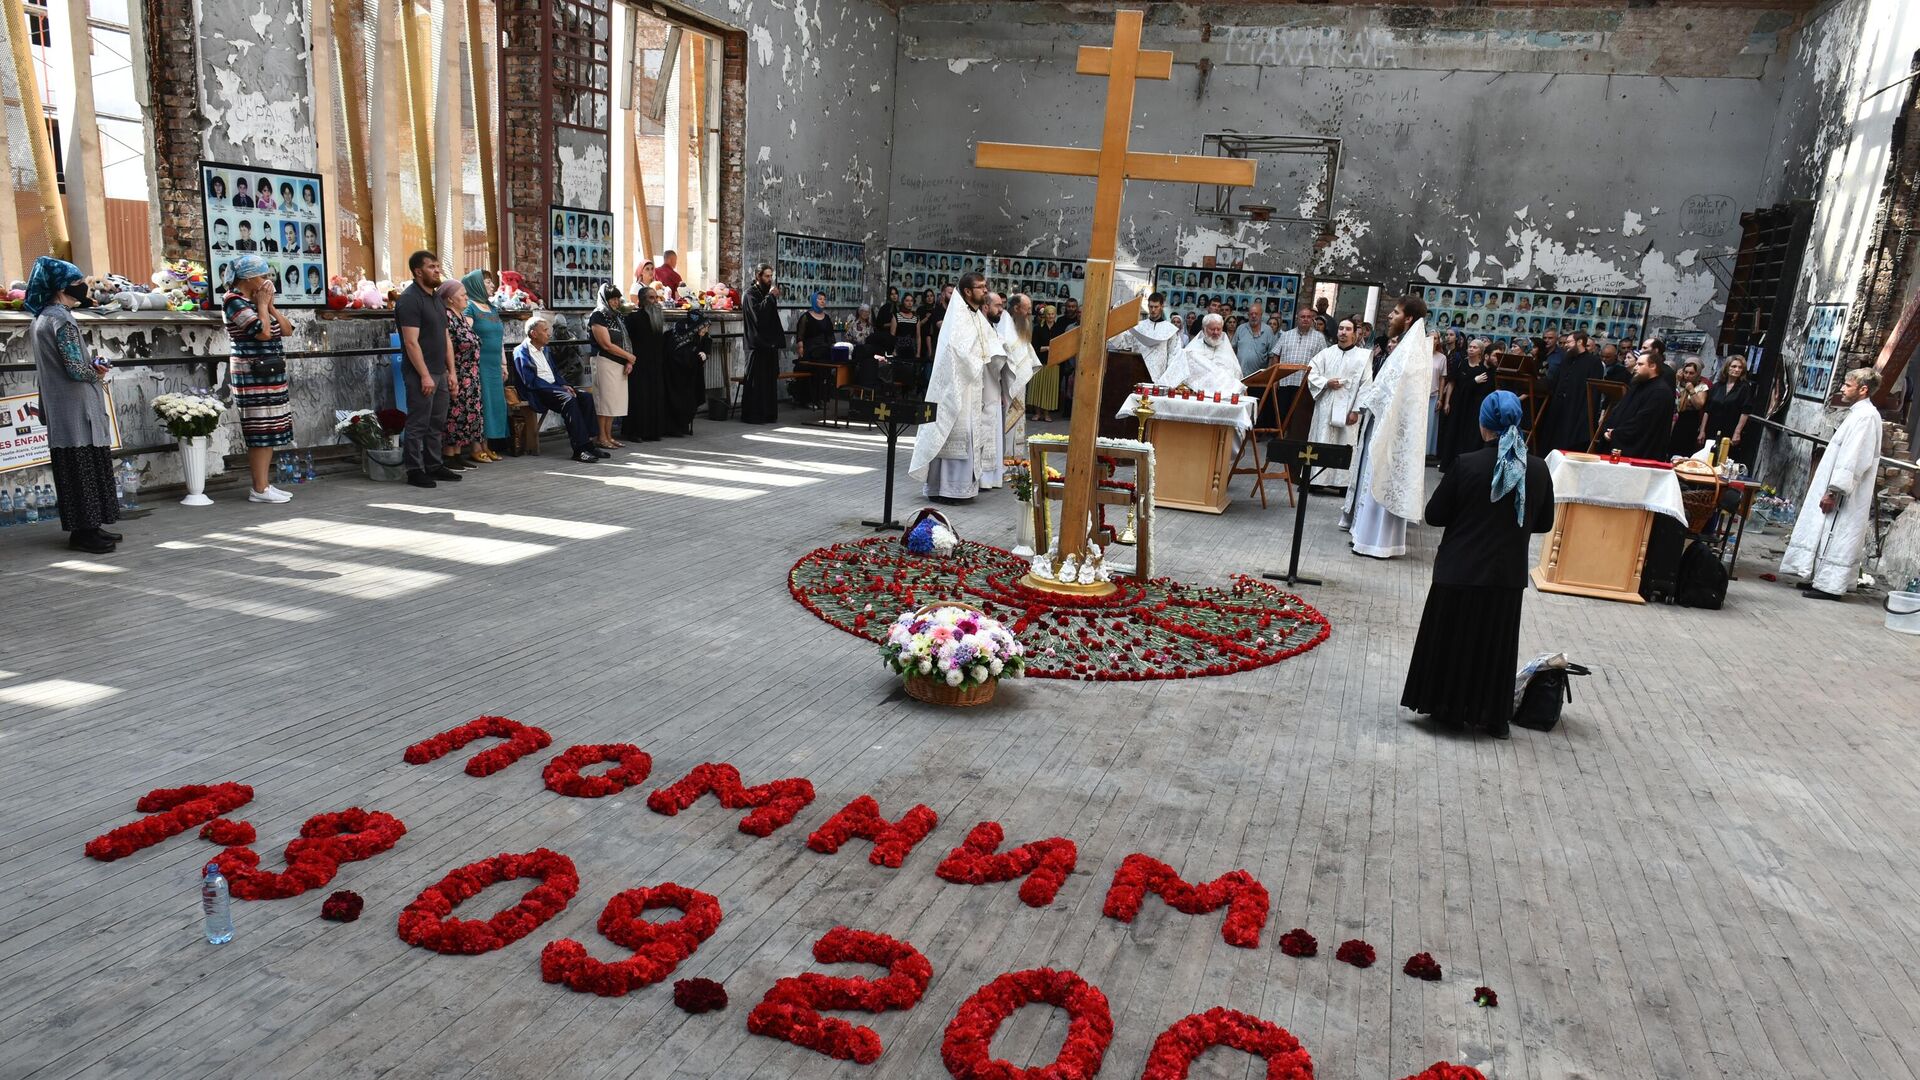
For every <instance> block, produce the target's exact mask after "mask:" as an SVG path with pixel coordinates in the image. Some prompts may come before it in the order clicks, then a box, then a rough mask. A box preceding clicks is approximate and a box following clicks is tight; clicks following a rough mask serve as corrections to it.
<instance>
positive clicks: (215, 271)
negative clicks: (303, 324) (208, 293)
mask: <svg viewBox="0 0 1920 1080" xmlns="http://www.w3.org/2000/svg"><path fill="white" fill-rule="evenodd" d="M200 207H201V210H202V211H203V213H204V214H205V217H204V219H203V221H202V224H203V225H204V226H205V228H204V231H205V233H206V237H207V250H206V255H207V276H208V281H209V284H210V287H211V290H212V293H213V296H214V303H215V304H218V303H219V297H220V296H222V295H223V294H225V292H226V291H227V290H228V289H230V288H232V287H233V260H234V257H235V256H237V255H241V254H254V255H258V256H260V257H262V258H264V259H266V260H267V265H268V266H270V267H272V268H273V279H274V282H275V284H276V285H277V287H278V289H279V295H278V296H277V297H276V298H275V303H277V304H279V305H280V306H281V307H287V308H300V307H306V308H317V307H324V306H326V302H327V255H326V243H325V240H326V235H327V218H326V191H325V189H324V188H322V187H321V180H320V177H318V176H316V175H314V174H313V173H299V172H287V171H285V170H283V169H256V168H253V167H252V166H248V165H227V164H222V163H220V162H215V161H202V162H201V163H200Z"/></svg>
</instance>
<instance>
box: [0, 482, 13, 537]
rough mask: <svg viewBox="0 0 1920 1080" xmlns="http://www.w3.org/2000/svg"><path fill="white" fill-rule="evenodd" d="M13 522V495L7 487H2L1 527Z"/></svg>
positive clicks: (0, 491)
mask: <svg viewBox="0 0 1920 1080" xmlns="http://www.w3.org/2000/svg"><path fill="white" fill-rule="evenodd" d="M11 524H13V496H12V495H11V494H10V493H8V491H7V489H6V488H0V529H4V528H6V527H7V526H9V525H11Z"/></svg>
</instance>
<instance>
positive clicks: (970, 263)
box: [887, 248, 1087, 304]
mask: <svg viewBox="0 0 1920 1080" xmlns="http://www.w3.org/2000/svg"><path fill="white" fill-rule="evenodd" d="M969 270H977V271H979V272H981V273H983V274H985V275H987V279H988V281H989V282H990V283H991V284H992V285H993V291H995V292H997V293H1000V294H1001V295H1003V296H1012V295H1013V294H1014V293H1026V294H1027V295H1028V296H1031V297H1032V298H1033V299H1034V302H1035V303H1043V304H1059V303H1065V302H1066V301H1067V300H1069V299H1072V300H1078V299H1080V294H1081V293H1082V292H1083V291H1084V290H1085V288H1086V284H1087V264H1086V262H1085V261H1084V260H1081V259H1029V258H1025V257H1023V256H1011V255H980V254H977V253H974V252H969V251H932V250H928V249H924V248H889V249H888V250H887V285H888V287H889V288H895V289H899V290H900V291H901V292H902V293H907V292H914V293H920V292H925V291H926V290H928V289H932V290H934V292H936V293H938V292H939V291H940V287H941V286H942V285H949V284H952V283H954V282H956V281H958V280H959V279H960V275H961V274H964V273H966V272H967V271H969Z"/></svg>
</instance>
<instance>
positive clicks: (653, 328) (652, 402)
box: [620, 307, 667, 442]
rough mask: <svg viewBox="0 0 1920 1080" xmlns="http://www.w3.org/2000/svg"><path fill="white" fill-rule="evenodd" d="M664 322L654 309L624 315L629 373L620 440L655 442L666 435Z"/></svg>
mask: <svg viewBox="0 0 1920 1080" xmlns="http://www.w3.org/2000/svg"><path fill="white" fill-rule="evenodd" d="M656 319H658V320H659V322H656ZM664 321H665V320H664V314H663V313H662V312H660V311H659V309H657V308H653V309H652V310H649V309H648V308H644V307H643V308H642V309H641V310H639V311H634V312H631V313H629V314H628V315H627V341H628V342H629V343H630V345H631V347H632V349H633V371H632V373H631V374H629V375H628V376H627V418H626V419H625V420H624V421H622V422H621V424H620V435H621V437H622V438H627V439H636V440H639V441H641V442H659V441H660V437H661V436H662V435H664V434H665V433H666V428H667V423H666V398H667V383H666V370H665V366H664V364H665V360H664V355H663V354H664V352H665V350H666V335H665V333H663V329H664Z"/></svg>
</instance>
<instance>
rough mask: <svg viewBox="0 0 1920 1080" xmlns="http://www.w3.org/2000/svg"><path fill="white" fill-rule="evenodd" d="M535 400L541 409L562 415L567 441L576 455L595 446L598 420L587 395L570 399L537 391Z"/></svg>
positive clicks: (547, 391)
mask: <svg viewBox="0 0 1920 1080" xmlns="http://www.w3.org/2000/svg"><path fill="white" fill-rule="evenodd" d="M533 399H534V401H535V402H537V403H538V406H539V407H540V408H544V409H546V410H548V411H550V412H557V413H559V414H560V419H561V420H562V421H564V422H565V423H566V425H567V441H568V442H569V443H571V444H573V452H574V453H576V454H577V453H579V452H580V451H582V450H585V449H588V448H589V447H591V446H592V445H593V438H594V434H595V433H594V424H595V423H596V421H597V418H596V416H595V414H594V408H593V399H592V398H590V397H588V396H587V395H585V394H574V395H573V396H572V397H568V396H567V395H565V394H561V393H556V392H555V391H552V390H535V391H533Z"/></svg>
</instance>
